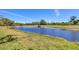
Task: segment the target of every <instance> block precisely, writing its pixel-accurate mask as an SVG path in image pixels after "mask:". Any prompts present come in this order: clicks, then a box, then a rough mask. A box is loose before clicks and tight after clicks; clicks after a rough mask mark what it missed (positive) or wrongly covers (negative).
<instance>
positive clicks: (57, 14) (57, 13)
mask: <svg viewBox="0 0 79 59" xmlns="http://www.w3.org/2000/svg"><path fill="white" fill-rule="evenodd" d="M54 11H55V14H56V17H59V16H60V12H59V10H57V9H55V10H54Z"/></svg>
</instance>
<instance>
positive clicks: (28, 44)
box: [0, 27, 79, 50]
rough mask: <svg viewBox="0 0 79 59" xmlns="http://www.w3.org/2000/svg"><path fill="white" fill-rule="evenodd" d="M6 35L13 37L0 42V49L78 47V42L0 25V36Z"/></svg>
mask: <svg viewBox="0 0 79 59" xmlns="http://www.w3.org/2000/svg"><path fill="white" fill-rule="evenodd" d="M7 35H12V36H14V37H15V39H14V40H13V41H9V42H7V41H6V42H4V43H1V44H0V50H6V49H7V50H61V49H62V50H64V49H66V50H69V49H79V44H78V43H75V42H68V41H66V40H64V39H58V38H54V37H49V36H46V35H40V34H34V33H24V32H21V31H18V30H14V29H11V28H10V27H0V38H2V37H5V36H7Z"/></svg>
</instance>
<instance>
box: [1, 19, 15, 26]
mask: <svg viewBox="0 0 79 59" xmlns="http://www.w3.org/2000/svg"><path fill="white" fill-rule="evenodd" d="M0 21H1V22H2V23H3V25H6V26H12V25H13V24H14V21H11V20H10V19H8V18H2V19H1V20H0Z"/></svg>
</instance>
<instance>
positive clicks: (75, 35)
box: [71, 32, 77, 42]
mask: <svg viewBox="0 0 79 59" xmlns="http://www.w3.org/2000/svg"><path fill="white" fill-rule="evenodd" d="M71 39H72V41H74V42H76V41H77V34H76V32H71Z"/></svg>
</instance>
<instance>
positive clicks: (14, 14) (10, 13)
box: [0, 10, 31, 19]
mask: <svg viewBox="0 0 79 59" xmlns="http://www.w3.org/2000/svg"><path fill="white" fill-rule="evenodd" d="M0 12H3V13H6V14H9V15H13V16H17V17H21V18H24V19H28V18H30V17H26V16H23V15H19V14H16V13H13V12H9V11H5V10H0ZM30 19H31V18H30Z"/></svg>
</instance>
